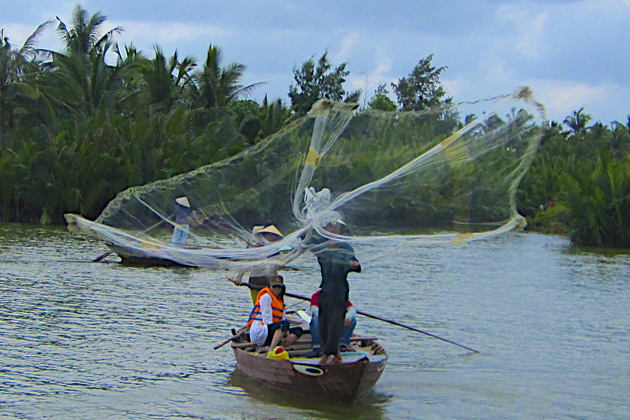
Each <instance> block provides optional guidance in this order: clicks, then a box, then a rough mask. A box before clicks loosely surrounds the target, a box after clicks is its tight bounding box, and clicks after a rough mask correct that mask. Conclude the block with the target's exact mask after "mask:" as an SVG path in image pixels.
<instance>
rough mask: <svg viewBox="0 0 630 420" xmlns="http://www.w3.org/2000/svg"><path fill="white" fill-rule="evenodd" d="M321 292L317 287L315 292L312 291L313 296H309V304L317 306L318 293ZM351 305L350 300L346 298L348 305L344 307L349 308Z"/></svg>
mask: <svg viewBox="0 0 630 420" xmlns="http://www.w3.org/2000/svg"><path fill="white" fill-rule="evenodd" d="M321 293H322V289H319V290H318V291H317V292H315V293H313V296H311V306H317V307H318V308H319V295H320V294H321ZM351 306H352V302H350V301H349V300H348V306H346V308H349V307H351Z"/></svg>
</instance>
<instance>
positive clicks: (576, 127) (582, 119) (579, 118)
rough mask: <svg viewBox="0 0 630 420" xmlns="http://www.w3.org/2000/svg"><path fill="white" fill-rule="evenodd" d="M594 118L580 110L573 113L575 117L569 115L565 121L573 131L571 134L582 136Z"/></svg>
mask: <svg viewBox="0 0 630 420" xmlns="http://www.w3.org/2000/svg"><path fill="white" fill-rule="evenodd" d="M592 118H593V117H592V116H591V115H589V114H585V113H584V108H580V109H579V111H573V115H569V116H568V117H566V118H565V119H564V121H563V122H564V124H565V125H567V126H568V127H569V128H570V129H571V133H572V134H573V135H574V136H575V135H578V134H581V133H583V132H584V130H585V129H586V124H588V122H589V121H590V120H591V119H592Z"/></svg>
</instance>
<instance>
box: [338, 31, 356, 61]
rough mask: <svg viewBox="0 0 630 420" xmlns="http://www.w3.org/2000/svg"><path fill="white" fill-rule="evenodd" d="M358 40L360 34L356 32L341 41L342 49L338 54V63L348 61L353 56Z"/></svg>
mask: <svg viewBox="0 0 630 420" xmlns="http://www.w3.org/2000/svg"><path fill="white" fill-rule="evenodd" d="M358 40H359V34H358V33H356V32H353V33H351V34H349V35H347V36H346V37H345V38H344V39H343V40H342V41H341V49H340V50H339V52H338V53H337V54H336V61H340V62H343V61H347V60H348V56H349V55H350V54H351V52H352V49H353V47H354V46H355V45H356V44H357V41H358Z"/></svg>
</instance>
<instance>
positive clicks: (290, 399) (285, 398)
mask: <svg viewBox="0 0 630 420" xmlns="http://www.w3.org/2000/svg"><path fill="white" fill-rule="evenodd" d="M228 385H229V386H231V387H233V388H240V389H242V390H243V391H244V393H245V395H247V396H248V397H251V398H254V399H256V400H258V401H259V402H261V403H263V404H270V405H274V406H283V407H290V408H295V409H299V410H304V411H308V412H310V414H311V415H312V416H314V417H321V418H325V419H370V420H378V419H385V418H387V416H386V414H385V407H386V406H387V404H388V402H389V400H390V399H391V398H392V397H391V396H390V395H386V394H383V393H380V392H375V391H371V392H370V393H369V394H368V395H367V396H366V397H365V398H363V399H362V400H360V401H357V402H354V403H341V402H335V401H328V400H322V399H318V398H313V397H308V396H302V395H297V394H290V393H287V392H285V391H280V390H275V389H273V388H270V387H267V386H265V385H262V384H261V383H259V382H258V381H256V380H255V379H253V378H250V377H249V376H247V375H246V374H245V373H243V372H242V371H241V370H240V369H238V368H235V369H234V371H233V372H232V373H230V374H229V375H228Z"/></svg>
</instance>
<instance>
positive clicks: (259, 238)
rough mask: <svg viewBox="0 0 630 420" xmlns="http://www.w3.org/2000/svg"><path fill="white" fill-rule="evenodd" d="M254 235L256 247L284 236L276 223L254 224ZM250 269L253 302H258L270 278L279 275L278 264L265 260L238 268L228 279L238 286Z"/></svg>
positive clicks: (249, 282)
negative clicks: (257, 299) (247, 266)
mask: <svg viewBox="0 0 630 420" xmlns="http://www.w3.org/2000/svg"><path fill="white" fill-rule="evenodd" d="M252 237H253V239H254V241H255V244H254V245H253V246H254V247H259V246H265V245H266V244H268V243H271V242H277V241H280V240H282V238H284V236H282V233H280V231H279V230H278V228H277V227H275V226H274V225H266V226H265V225H263V226H254V228H253V229H252ZM248 271H249V280H248V285H249V289H250V292H251V296H252V303H254V304H255V303H256V297H257V296H258V292H260V291H261V290H262V289H264V288H265V287H266V286H267V283H269V280H270V279H272V278H275V277H277V276H278V264H275V263H271V262H264V263H262V264H259V265H256V266H253V267H251V268H248V269H242V270H238V271H237V272H236V273H233V272H230V273H228V280H230V281H231V282H232V283H234V284H236V285H237V286H238V285H240V284H241V283H242V282H243V276H244V275H245V273H246V272H248Z"/></svg>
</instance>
